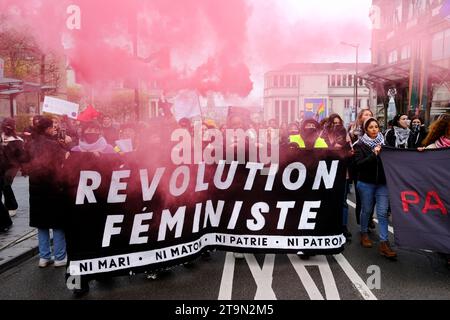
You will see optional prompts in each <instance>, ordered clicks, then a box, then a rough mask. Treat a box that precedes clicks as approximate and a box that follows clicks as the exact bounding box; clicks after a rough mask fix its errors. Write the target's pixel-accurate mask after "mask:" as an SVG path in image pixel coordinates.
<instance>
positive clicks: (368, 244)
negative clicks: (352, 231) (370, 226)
mask: <svg viewBox="0 0 450 320" xmlns="http://www.w3.org/2000/svg"><path fill="white" fill-rule="evenodd" d="M361 245H362V246H363V247H364V248H372V246H373V243H372V240H370V239H369V235H368V234H367V233H361Z"/></svg>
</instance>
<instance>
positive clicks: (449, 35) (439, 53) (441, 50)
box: [431, 28, 450, 60]
mask: <svg viewBox="0 0 450 320" xmlns="http://www.w3.org/2000/svg"><path fill="white" fill-rule="evenodd" d="M431 57H432V59H433V60H441V59H446V58H449V57H450V28H449V29H447V30H444V31H441V32H438V33H436V34H434V35H433V39H432V42H431Z"/></svg>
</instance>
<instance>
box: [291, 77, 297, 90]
mask: <svg viewBox="0 0 450 320" xmlns="http://www.w3.org/2000/svg"><path fill="white" fill-rule="evenodd" d="M292 87H294V88H296V87H297V76H295V75H294V76H292Z"/></svg>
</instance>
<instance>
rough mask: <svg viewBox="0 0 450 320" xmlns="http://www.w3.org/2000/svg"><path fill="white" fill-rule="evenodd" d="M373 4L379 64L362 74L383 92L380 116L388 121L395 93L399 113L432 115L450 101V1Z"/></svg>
mask: <svg viewBox="0 0 450 320" xmlns="http://www.w3.org/2000/svg"><path fill="white" fill-rule="evenodd" d="M372 5H373V6H372V9H371V13H370V15H371V19H372V23H373V28H372V30H373V31H372V46H371V47H372V49H371V50H372V65H373V66H372V67H371V68H370V69H368V70H366V72H365V73H363V74H361V75H360V76H361V77H363V78H364V79H366V81H367V83H368V85H369V86H370V87H372V88H373V89H374V90H375V91H376V93H377V96H378V101H377V113H378V117H379V118H380V120H384V122H385V123H386V122H387V120H388V115H387V107H388V104H389V100H391V96H392V98H393V99H394V101H395V105H396V112H402V113H409V114H410V115H412V114H417V115H421V116H423V117H424V118H425V119H426V120H432V119H433V117H434V115H436V114H438V113H441V112H445V111H446V110H447V105H448V103H449V101H450V91H449V88H450V0H374V1H373V2H372ZM390 93H391V95H390ZM392 93H396V94H395V96H393V95H392ZM447 111H450V110H447Z"/></svg>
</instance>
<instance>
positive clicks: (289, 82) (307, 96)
mask: <svg viewBox="0 0 450 320" xmlns="http://www.w3.org/2000/svg"><path fill="white" fill-rule="evenodd" d="M369 66H370V64H367V63H361V64H358V69H359V70H365V69H366V68H368V67H369ZM355 72H356V65H355V64H354V63H297V64H288V65H286V66H284V67H282V68H281V69H279V70H274V71H269V72H267V73H266V74H265V77H264V120H265V121H268V120H270V119H276V120H277V121H278V123H279V124H282V123H286V124H288V123H291V122H294V121H298V120H300V119H303V118H308V117H314V116H318V115H319V113H320V108H321V106H323V109H324V113H321V117H318V118H323V117H325V116H328V115H330V114H332V113H338V114H339V115H340V116H341V117H342V119H344V122H346V123H347V124H348V123H349V122H351V121H353V120H354V117H355V108H354V106H355V105H356V103H355V82H354V80H355ZM357 86H358V97H357V100H358V101H357V110H360V109H361V108H371V107H372V105H373V104H374V102H375V100H374V99H375V97H374V96H372V95H371V92H370V90H369V88H367V87H366V82H365V80H364V79H359V81H358V84H357Z"/></svg>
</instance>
